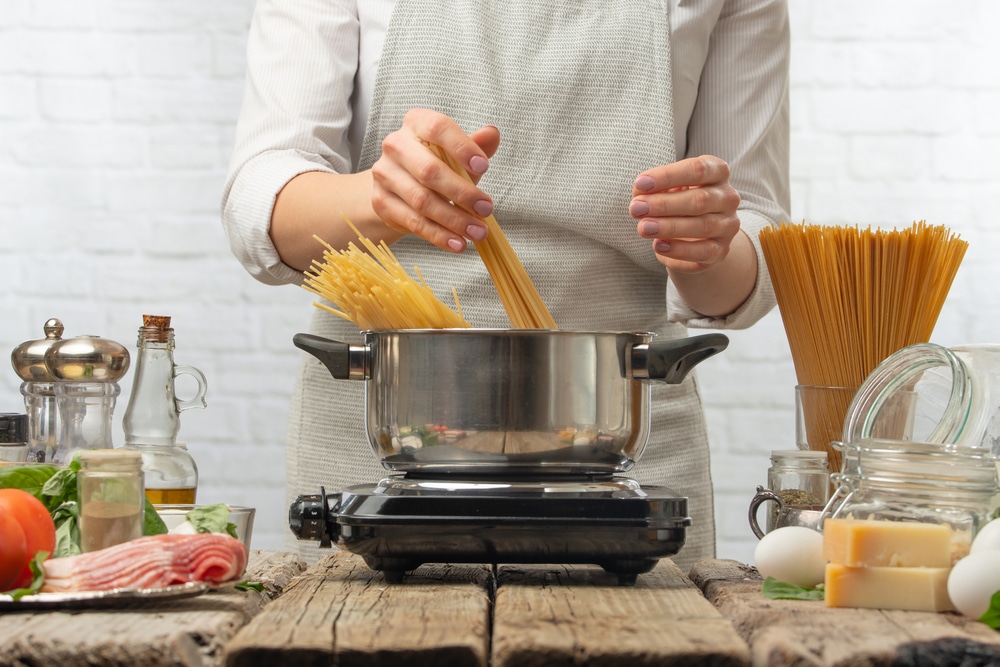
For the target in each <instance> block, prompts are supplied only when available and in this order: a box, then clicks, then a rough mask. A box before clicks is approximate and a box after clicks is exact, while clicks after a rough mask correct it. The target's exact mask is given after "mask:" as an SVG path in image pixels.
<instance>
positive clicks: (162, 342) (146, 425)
mask: <svg viewBox="0 0 1000 667" xmlns="http://www.w3.org/2000/svg"><path fill="white" fill-rule="evenodd" d="M142 319H143V326H142V327H140V328H139V338H138V343H137V345H138V353H137V355H136V356H137V363H136V371H135V379H134V381H133V385H132V393H131V396H130V397H129V403H128V407H127V408H126V410H125V415H124V417H123V419H122V428H123V429H124V431H125V447H126V448H128V449H132V450H135V451H137V452H139V453H140V454H142V470H143V475H144V478H145V491H146V497H147V498H149V501H150V502H151V503H153V504H154V505H185V504H194V502H195V498H196V496H197V490H198V466H197V465H196V464H195V461H194V458H193V457H192V456H191V454H190V453H189V452H188V450H187V449H186V448H185V447H181V446H179V445H178V443H177V432H178V430H179V429H180V413H181V412H183V411H185V410H189V409H191V408H204V407H205V392H206V390H207V387H208V384H207V382H206V381H205V376H204V374H203V373H202V372H201V371H199V370H198V369H197V368H194V367H193V366H178V365H176V364H175V363H174V330H173V329H172V328H171V327H170V318H169V317H165V316H161V315H144V316H143V318H142ZM180 375H190V376H191V377H192V378H193V379H194V381H195V382H196V383H197V390H196V392H195V394H194V396H192V397H191V398H190V399H186V400H181V399H178V398H177V396H176V394H175V393H174V380H175V378H177V377H178V376H180Z"/></svg>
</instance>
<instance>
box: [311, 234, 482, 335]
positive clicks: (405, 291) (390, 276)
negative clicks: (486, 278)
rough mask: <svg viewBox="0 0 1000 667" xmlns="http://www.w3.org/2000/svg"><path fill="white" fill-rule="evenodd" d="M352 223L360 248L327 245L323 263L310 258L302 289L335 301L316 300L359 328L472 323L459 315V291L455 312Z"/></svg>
mask: <svg viewBox="0 0 1000 667" xmlns="http://www.w3.org/2000/svg"><path fill="white" fill-rule="evenodd" d="M347 224H349V225H351V229H353V230H354V232H355V233H356V234H357V235H358V239H359V240H360V241H361V244H362V245H364V247H365V248H366V249H367V250H368V252H367V253H366V252H364V251H363V250H361V249H360V248H358V246H356V245H355V244H354V243H351V244H349V245H348V247H347V249H346V250H334V249H333V248H332V247H331V246H330V245H329V244H328V243H326V242H324V241H323V240H322V239H320V238H319V237H316V240H317V241H319V242H320V243H322V244H323V245H324V246H326V250H325V251H324V252H323V261H322V262H320V261H316V260H314V261H313V263H312V266H311V267H310V268H309V270H307V271H306V277H305V282H304V284H303V285H302V286H303V287H304V288H305V289H306V290H308V291H310V292H312V293H313V294H315V295H317V296H320V297H322V298H324V299H326V300H327V301H330V302H331V303H333V304H334V305H335V306H336V308H331V307H330V306H328V305H326V304H324V303H318V302H317V303H315V304H314V305H315V306H316V307H318V308H322V309H323V310H326V311H328V312H330V313H333V314H334V315H337V316H338V317H342V318H344V319H345V320H351V321H352V322H354V323H355V324H357V325H358V327H359V328H360V329H361V330H363V331H387V330H397V329H447V328H465V327H469V326H471V325H470V324H469V323H468V322H466V321H465V319H464V318H463V317H462V307H461V304H459V303H458V294H456V293H455V290H454V289H452V295H453V296H454V298H455V307H456V309H457V310H458V313H455V312H454V311H452V310H451V309H450V308H448V306H446V305H445V304H444V303H442V302H441V301H440V300H439V299H438V298H437V297H436V296H434V293H433V292H432V291H431V289H430V288H429V287H428V286H427V284H426V283H425V282H424V280H423V277H422V276H420V270H419V269H416V267H414V270H415V271H416V273H417V276H418V277H419V278H420V282H419V283H418V282H416V281H415V280H413V279H412V278H411V277H410V276H409V275H408V274H407V273H406V271H405V270H404V269H403V267H402V266H401V265H400V263H399V261H398V260H397V259H396V256H395V255H393V254H392V251H391V250H389V246H387V245H386V244H385V242H384V241H383V242H382V243H379V244H378V245H376V244H375V243H373V242H372V241H371V240H370V239H367V238H365V237H364V236H362V235H361V233H360V232H358V230H357V228H356V227H354V225H352V224H351V222H350V221H347Z"/></svg>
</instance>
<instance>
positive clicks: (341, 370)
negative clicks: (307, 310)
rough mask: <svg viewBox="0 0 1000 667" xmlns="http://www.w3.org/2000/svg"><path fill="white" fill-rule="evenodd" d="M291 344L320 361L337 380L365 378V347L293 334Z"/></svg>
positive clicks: (303, 334)
mask: <svg viewBox="0 0 1000 667" xmlns="http://www.w3.org/2000/svg"><path fill="white" fill-rule="evenodd" d="M292 342H293V343H295V347H297V348H299V349H300V350H305V351H306V352H308V353H309V354H311V355H313V356H314V357H316V358H317V359H319V360H320V361H322V362H323V365H324V366H326V368H327V370H329V371H330V375H332V376H333V377H334V378H336V379H338V380H364V379H366V377H367V373H366V369H367V364H366V363H365V356H366V352H367V348H365V347H360V346H357V345H350V344H348V343H342V342H341V341H339V340H330V339H329V338H323V337H322V336H314V335H313V334H307V333H297V334H295V335H294V336H292Z"/></svg>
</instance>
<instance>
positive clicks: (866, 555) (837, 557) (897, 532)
mask: <svg viewBox="0 0 1000 667" xmlns="http://www.w3.org/2000/svg"><path fill="white" fill-rule="evenodd" d="M951 542H952V531H951V528H950V527H949V526H946V525H943V524H938V523H919V522H916V521H884V520H878V519H827V520H826V521H824V522H823V555H824V556H825V557H826V560H827V561H829V562H831V563H839V564H841V565H848V566H850V567H951V565H952V563H951V551H952V545H951Z"/></svg>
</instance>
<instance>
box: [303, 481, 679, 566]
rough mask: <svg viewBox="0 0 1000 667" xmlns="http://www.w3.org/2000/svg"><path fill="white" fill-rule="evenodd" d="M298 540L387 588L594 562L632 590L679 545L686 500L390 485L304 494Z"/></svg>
mask: <svg viewBox="0 0 1000 667" xmlns="http://www.w3.org/2000/svg"><path fill="white" fill-rule="evenodd" d="M289 524H290V526H291V528H292V531H293V532H294V533H295V534H296V535H297V536H298V537H299V539H314V540H319V541H320V543H321V546H331V545H332V544H333V543H334V542H336V543H337V544H338V546H341V547H342V548H344V549H346V550H348V551H351V552H353V553H356V554H358V555H360V556H361V557H362V558H363V559H364V561H365V563H367V564H368V566H369V567H371V568H372V569H373V570H377V571H380V572H382V573H384V575H385V578H386V581H389V582H393V583H395V582H400V581H402V580H403V579H404V576H405V573H406V572H409V571H412V570H414V569H416V568H417V567H419V566H420V565H423V564H425V563H489V564H493V565H498V564H502V563H510V564H539V565H541V564H572V565H597V566H600V567H602V568H604V569H605V570H606V571H607V572H609V573H611V574H614V575H616V576H617V577H618V582H619V583H620V584H622V585H632V584H634V583H635V581H636V578H637V577H638V575H640V574H643V573H645V572H649V571H650V570H652V569H653V568H654V567H656V564H657V562H659V559H660V558H664V557H668V556H672V555H674V554H676V553H677V552H678V551H680V549H681V547H682V546H683V545H684V536H685V529H686V527H687V526H689V525H691V519H690V518H689V517H688V516H687V498H684V497H679V496H678V495H677V494H676V493H675V492H673V491H671V490H670V489H667V488H664V487H655V486H640V485H639V484H638V483H637V482H635V481H633V480H630V479H627V478H608V479H604V480H589V481H582V482H581V481H574V482H567V481H563V480H558V481H552V480H549V481H541V480H537V479H535V480H530V481H523V480H522V481H503V480H497V479H492V480H488V481H485V480H479V481H468V480H466V481H453V480H452V481H442V480H440V479H438V480H420V479H412V478H388V479H385V480H382V481H381V482H379V484H377V485H375V486H354V487H350V488H348V489H345V490H344V491H342V492H340V493H334V494H329V495H327V494H326V492H325V491H323V492H322V493H321V494H320V495H318V496H300V497H299V498H298V499H297V500H296V502H295V503H293V504H292V507H291V508H290V510H289Z"/></svg>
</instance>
